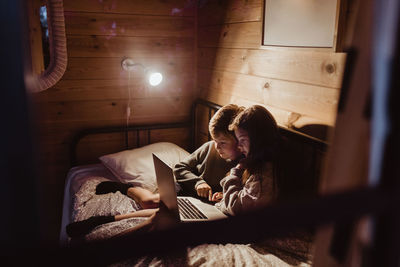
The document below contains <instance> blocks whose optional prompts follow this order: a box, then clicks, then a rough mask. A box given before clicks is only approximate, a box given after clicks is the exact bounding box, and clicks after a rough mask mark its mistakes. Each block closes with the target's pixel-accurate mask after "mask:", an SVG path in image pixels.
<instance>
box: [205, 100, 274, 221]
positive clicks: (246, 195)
mask: <svg viewBox="0 0 400 267" xmlns="http://www.w3.org/2000/svg"><path fill="white" fill-rule="evenodd" d="M229 129H230V130H233V131H234V132H235V136H236V138H237V140H238V149H239V150H240V151H241V152H242V153H243V155H244V156H245V158H244V159H242V160H240V162H239V164H237V165H236V166H235V167H234V168H232V169H231V171H230V174H229V175H228V176H226V177H225V178H224V179H222V180H221V186H222V190H223V191H222V193H221V192H217V193H214V194H213V196H212V200H214V201H217V200H218V199H221V200H220V202H218V203H217V204H216V206H217V207H218V208H219V209H220V210H221V211H222V212H224V213H225V214H229V215H236V214H240V213H243V212H246V211H249V210H254V209H258V208H261V207H264V206H266V205H268V204H271V203H273V202H274V201H276V199H277V196H278V188H277V181H276V174H277V173H278V172H277V171H276V168H277V160H278V143H279V132H278V126H277V124H276V121H275V119H274V118H273V116H272V115H271V113H270V112H269V111H268V110H267V109H265V108H264V107H262V106H259V105H253V106H251V107H249V108H247V109H245V110H244V111H243V112H241V113H240V114H238V116H237V117H236V118H235V119H234V120H233V122H232V123H231V125H230V126H229Z"/></svg>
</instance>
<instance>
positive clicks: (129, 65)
mask: <svg viewBox="0 0 400 267" xmlns="http://www.w3.org/2000/svg"><path fill="white" fill-rule="evenodd" d="M121 67H122V68H123V69H124V70H126V71H133V70H134V68H135V67H142V68H143V69H144V70H145V69H146V68H145V67H144V66H143V65H142V64H140V63H135V62H134V61H133V59H131V58H129V57H128V58H124V59H123V60H122V61H121Z"/></svg>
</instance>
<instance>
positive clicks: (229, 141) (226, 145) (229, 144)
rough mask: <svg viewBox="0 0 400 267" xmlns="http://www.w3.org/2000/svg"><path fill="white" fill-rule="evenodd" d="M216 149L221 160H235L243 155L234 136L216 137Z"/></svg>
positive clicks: (221, 135)
mask: <svg viewBox="0 0 400 267" xmlns="http://www.w3.org/2000/svg"><path fill="white" fill-rule="evenodd" d="M213 139H214V143H215V149H216V150H217V152H218V154H219V155H220V156H221V158H223V159H225V160H228V159H229V160H234V159H236V158H237V157H239V155H240V154H241V153H240V151H239V150H238V149H237V142H236V139H235V138H234V137H233V136H229V135H225V134H219V135H218V136H214V138H213Z"/></svg>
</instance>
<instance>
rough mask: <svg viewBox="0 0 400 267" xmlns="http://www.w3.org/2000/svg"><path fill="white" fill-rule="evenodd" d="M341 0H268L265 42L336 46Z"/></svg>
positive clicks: (299, 45) (266, 43)
mask: <svg viewBox="0 0 400 267" xmlns="http://www.w3.org/2000/svg"><path fill="white" fill-rule="evenodd" d="M339 1H340V0H265V4H264V25H263V43H262V44H263V45H268V46H293V47H318V48H335V42H336V32H337V20H338V10H339V3H338V2H339Z"/></svg>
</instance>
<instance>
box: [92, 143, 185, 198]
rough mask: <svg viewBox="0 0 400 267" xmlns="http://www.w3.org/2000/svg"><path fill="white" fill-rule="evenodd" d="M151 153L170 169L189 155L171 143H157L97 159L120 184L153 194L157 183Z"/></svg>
mask: <svg viewBox="0 0 400 267" xmlns="http://www.w3.org/2000/svg"><path fill="white" fill-rule="evenodd" d="M152 153H154V154H156V155H157V156H158V157H159V158H160V159H162V160H163V161H164V162H165V163H167V164H168V165H169V166H171V167H174V166H175V164H176V163H178V162H180V161H182V160H183V159H185V158H186V157H187V156H188V155H189V152H187V151H186V150H184V149H182V148H180V147H179V146H177V145H175V144H173V143H168V142H159V143H154V144H150V145H147V146H144V147H140V148H135V149H131V150H125V151H121V152H118V153H114V154H108V155H104V156H101V157H100V158H99V159H100V161H101V163H103V165H104V166H105V167H106V168H107V169H109V170H110V171H111V172H112V173H113V174H114V175H115V176H116V177H117V178H118V179H119V180H120V181H121V182H123V183H131V184H133V185H136V186H142V187H143V188H146V189H148V190H150V191H152V192H155V191H156V190H157V181H156V174H155V171H154V163H153V157H152Z"/></svg>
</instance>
